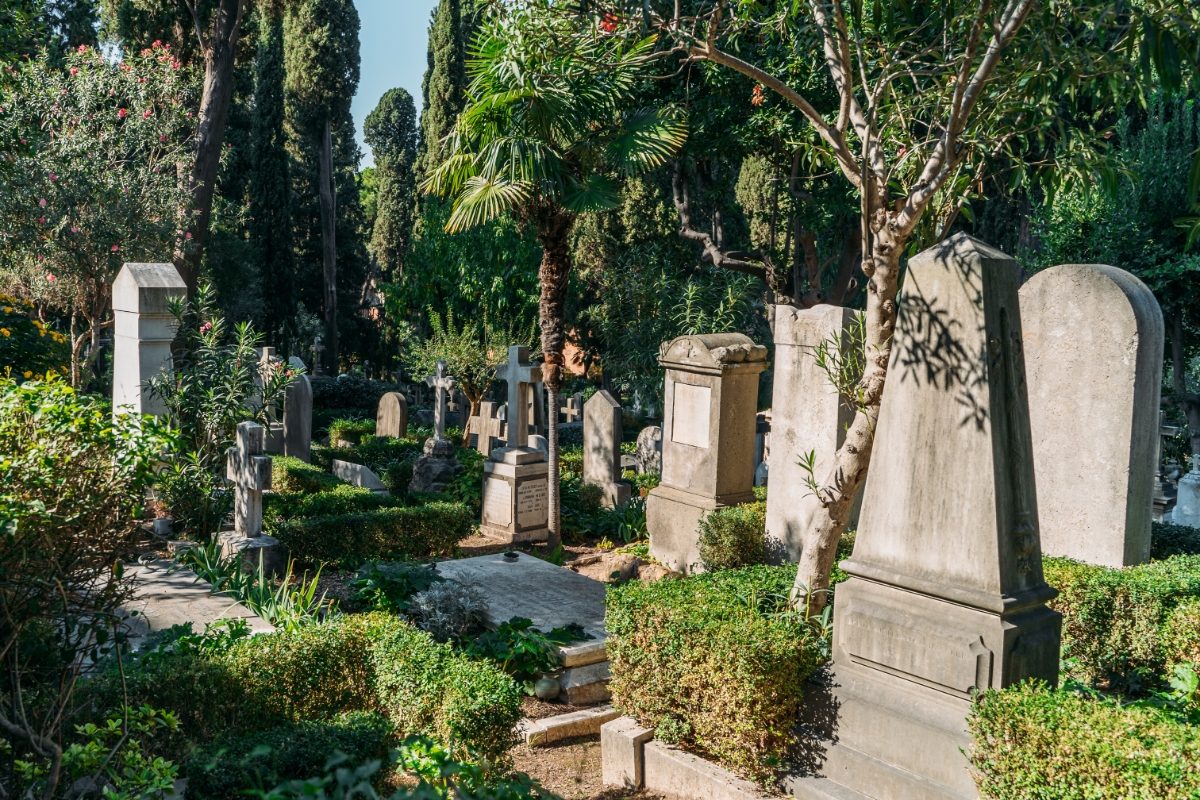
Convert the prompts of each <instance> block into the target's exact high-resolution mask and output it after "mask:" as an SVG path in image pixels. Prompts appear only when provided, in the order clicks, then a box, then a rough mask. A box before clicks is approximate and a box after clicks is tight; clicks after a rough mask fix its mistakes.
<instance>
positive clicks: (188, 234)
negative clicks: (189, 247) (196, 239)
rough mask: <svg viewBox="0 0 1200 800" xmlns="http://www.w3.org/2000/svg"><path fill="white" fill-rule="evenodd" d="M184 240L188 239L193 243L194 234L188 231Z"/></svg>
mask: <svg viewBox="0 0 1200 800" xmlns="http://www.w3.org/2000/svg"><path fill="white" fill-rule="evenodd" d="M183 238H184V239H187V240H188V241H191V239H192V232H191V231H188V232H187V233H185V234H183Z"/></svg>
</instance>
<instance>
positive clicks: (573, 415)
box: [558, 392, 583, 424]
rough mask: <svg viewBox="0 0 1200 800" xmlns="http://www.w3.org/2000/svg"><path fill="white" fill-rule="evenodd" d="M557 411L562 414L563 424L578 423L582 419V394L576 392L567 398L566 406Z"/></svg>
mask: <svg viewBox="0 0 1200 800" xmlns="http://www.w3.org/2000/svg"><path fill="white" fill-rule="evenodd" d="M558 411H559V413H560V414H562V418H563V421H564V422H566V423H568V424H570V423H572V422H578V421H579V420H580V418H581V417H583V392H576V393H575V394H573V395H571V396H570V397H568V398H567V404H566V405H564V406H563V407H562V408H560V409H559V410H558Z"/></svg>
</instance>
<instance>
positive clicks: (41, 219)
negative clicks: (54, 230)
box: [38, 217, 46, 225]
mask: <svg viewBox="0 0 1200 800" xmlns="http://www.w3.org/2000/svg"><path fill="white" fill-rule="evenodd" d="M38 223H39V224H41V225H45V224H46V218H45V217H38Z"/></svg>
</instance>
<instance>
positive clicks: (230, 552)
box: [217, 531, 287, 575]
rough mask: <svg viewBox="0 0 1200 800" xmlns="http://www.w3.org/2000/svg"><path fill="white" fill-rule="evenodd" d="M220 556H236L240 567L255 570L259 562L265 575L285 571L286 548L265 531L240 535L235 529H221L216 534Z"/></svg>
mask: <svg viewBox="0 0 1200 800" xmlns="http://www.w3.org/2000/svg"><path fill="white" fill-rule="evenodd" d="M217 542H218V543H219V545H220V548H221V558H223V559H231V558H237V559H240V560H241V562H242V568H243V569H245V570H248V571H250V572H257V571H258V567H259V565H260V564H261V565H262V568H263V572H265V573H266V574H267V575H283V574H284V573H285V572H287V550H286V549H285V548H284V547H283V545H281V544H280V543H279V540H278V539H276V538H275V537H274V536H267V535H266V534H265V533H264V534H261V535H259V536H250V537H246V536H242V535H241V534H239V533H237V532H236V531H221V532H220V533H218V534H217Z"/></svg>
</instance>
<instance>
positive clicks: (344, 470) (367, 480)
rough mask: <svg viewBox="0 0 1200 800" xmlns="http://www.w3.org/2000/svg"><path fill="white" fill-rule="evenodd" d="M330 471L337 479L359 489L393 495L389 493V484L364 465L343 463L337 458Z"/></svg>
mask: <svg viewBox="0 0 1200 800" xmlns="http://www.w3.org/2000/svg"><path fill="white" fill-rule="evenodd" d="M329 471H330V472H332V473H333V474H334V476H336V477H337V478H340V479H341V480H344V481H345V482H346V483H349V484H353V485H354V486H358V487H359V488H362V489H370V490H371V491H372V492H375V493H376V494H391V492H389V491H388V488H387V484H385V483H384V482H383V479H381V478H380V477H379V475H378V473H376V472H375V470H373V469H371V468H370V467H367V466H364V465H363V464H355V463H353V462H351V461H342V460H341V459H337V458H335V459H333V461H332V462H331V463H330V465H329Z"/></svg>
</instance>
